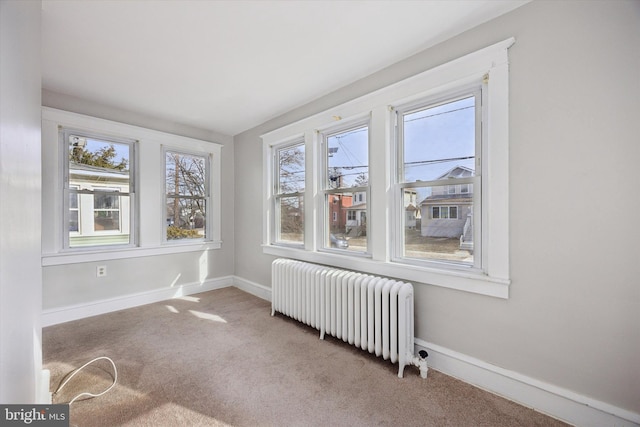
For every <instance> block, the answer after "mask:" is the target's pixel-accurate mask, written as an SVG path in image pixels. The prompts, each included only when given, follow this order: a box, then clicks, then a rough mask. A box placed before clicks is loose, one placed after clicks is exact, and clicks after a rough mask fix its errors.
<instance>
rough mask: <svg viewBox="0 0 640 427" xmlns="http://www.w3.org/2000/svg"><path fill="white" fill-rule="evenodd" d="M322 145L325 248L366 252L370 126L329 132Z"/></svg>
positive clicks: (358, 126) (357, 125) (360, 125)
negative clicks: (323, 150)
mask: <svg viewBox="0 0 640 427" xmlns="http://www.w3.org/2000/svg"><path fill="white" fill-rule="evenodd" d="M323 141H324V146H325V150H326V151H325V153H326V154H325V165H326V166H325V175H324V186H323V190H324V195H325V218H326V219H325V224H324V230H325V237H324V239H325V240H324V242H325V243H324V245H323V246H324V247H325V248H332V249H344V250H349V251H356V252H367V249H368V244H367V231H368V230H367V209H368V208H367V197H366V194H367V192H368V188H369V126H368V125H366V124H364V125H363V124H355V125H353V126H352V127H348V128H347V129H344V128H342V129H339V130H333V131H328V132H326V133H325V134H324V135H323ZM331 218H333V221H330V220H329V219H331Z"/></svg>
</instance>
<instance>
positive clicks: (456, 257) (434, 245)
mask: <svg viewBox="0 0 640 427" xmlns="http://www.w3.org/2000/svg"><path fill="white" fill-rule="evenodd" d="M457 188H459V186H458V187H457ZM468 189H469V193H456V194H455V195H451V194H449V186H445V185H443V186H433V187H419V188H405V189H404V190H403V191H404V200H405V204H404V211H405V215H404V224H403V227H404V248H403V249H404V256H405V257H406V258H417V259H431V260H443V261H456V262H461V263H464V264H473V199H472V197H473V194H472V192H473V186H472V185H469V187H468ZM413 193H417V200H419V202H418V206H414V205H412V204H411V203H407V202H406V201H407V200H410V199H411V196H412V194H413Z"/></svg>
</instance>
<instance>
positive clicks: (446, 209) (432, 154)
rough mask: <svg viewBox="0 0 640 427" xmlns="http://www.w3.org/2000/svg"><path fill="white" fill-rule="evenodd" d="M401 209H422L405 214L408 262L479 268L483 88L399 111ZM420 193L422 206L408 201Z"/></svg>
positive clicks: (402, 247) (403, 249) (403, 245)
mask: <svg viewBox="0 0 640 427" xmlns="http://www.w3.org/2000/svg"><path fill="white" fill-rule="evenodd" d="M397 114H398V151H399V154H398V157H399V169H400V170H399V173H398V176H399V184H398V187H399V190H400V193H401V195H402V197H401V199H402V201H403V204H402V205H401V206H400V208H401V209H402V210H403V211H404V212H406V211H407V210H408V209H417V212H419V214H418V215H419V218H420V220H419V221H417V220H416V221H415V222H414V221H412V220H411V219H410V218H411V217H410V216H408V215H406V213H405V214H404V215H400V216H399V218H401V219H402V225H401V227H402V230H403V232H402V233H400V235H401V236H402V237H403V238H402V242H401V244H400V250H399V256H400V259H405V260H419V261H437V262H443V261H444V262H451V263H453V264H457V265H463V266H472V267H479V264H480V258H479V257H476V253H477V252H478V251H479V248H480V242H478V241H476V240H477V239H478V238H479V233H475V232H474V231H475V230H479V229H480V217H479V216H474V215H473V208H474V204H478V203H479V194H478V193H474V192H473V188H474V185H475V188H476V189H477V188H479V179H480V171H479V170H478V167H477V164H478V162H476V158H477V157H479V155H480V150H481V140H480V139H481V128H480V124H481V120H480V117H481V101H480V90H479V89H474V90H472V91H470V92H467V93H462V94H461V95H458V96H450V97H446V98H444V99H443V98H440V99H439V100H437V101H435V102H426V103H422V104H418V105H417V106H411V107H409V108H404V109H403V108H401V109H398V113H397ZM412 194H416V200H417V203H416V204H417V206H413V205H411V204H408V203H407V199H408V198H409V199H410V197H411V195H412Z"/></svg>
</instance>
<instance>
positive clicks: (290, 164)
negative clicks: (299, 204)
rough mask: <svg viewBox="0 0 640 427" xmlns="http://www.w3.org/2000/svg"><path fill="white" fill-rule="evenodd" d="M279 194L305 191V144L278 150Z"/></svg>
mask: <svg viewBox="0 0 640 427" xmlns="http://www.w3.org/2000/svg"><path fill="white" fill-rule="evenodd" d="M277 167H278V190H277V192H278V193H279V194H291V193H302V192H304V179H305V177H304V145H303V144H300V145H296V146H293V147H287V148H283V149H281V150H278V166H277Z"/></svg>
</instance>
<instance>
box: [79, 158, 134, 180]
mask: <svg viewBox="0 0 640 427" xmlns="http://www.w3.org/2000/svg"><path fill="white" fill-rule="evenodd" d="M69 172H70V173H71V174H72V175H75V176H84V177H93V178H94V179H95V178H114V179H128V178H129V171H119V170H116V169H111V168H103V167H100V166H91V165H85V164H83V163H76V162H70V163H69Z"/></svg>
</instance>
